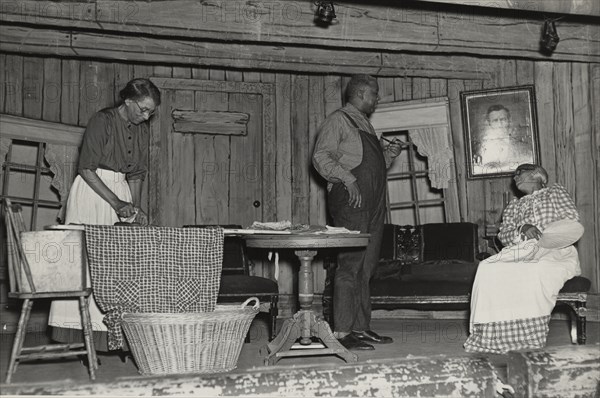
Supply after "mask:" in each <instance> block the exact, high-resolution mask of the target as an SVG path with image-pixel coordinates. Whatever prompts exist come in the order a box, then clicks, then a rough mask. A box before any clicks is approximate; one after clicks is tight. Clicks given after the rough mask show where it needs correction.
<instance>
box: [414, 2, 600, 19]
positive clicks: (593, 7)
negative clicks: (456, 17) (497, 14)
mask: <svg viewBox="0 0 600 398" xmlns="http://www.w3.org/2000/svg"><path fill="white" fill-rule="evenodd" d="M417 1H423V2H427V3H443V4H451V5H460V6H467V7H489V8H500V9H507V10H519V11H530V12H539V13H543V14H548V13H552V14H562V15H585V16H594V17H598V16H600V1H598V0H417Z"/></svg>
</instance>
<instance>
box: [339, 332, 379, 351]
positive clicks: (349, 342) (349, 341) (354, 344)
mask: <svg viewBox="0 0 600 398" xmlns="http://www.w3.org/2000/svg"><path fill="white" fill-rule="evenodd" d="M338 341H339V342H340V344H341V345H343V346H344V347H345V348H346V349H347V350H374V349H375V347H373V346H372V345H371V344H367V343H365V342H362V341H360V340H359V339H358V338H356V336H355V335H354V334H352V333H350V334H348V335H346V336H344V337H342V338H341V339H338Z"/></svg>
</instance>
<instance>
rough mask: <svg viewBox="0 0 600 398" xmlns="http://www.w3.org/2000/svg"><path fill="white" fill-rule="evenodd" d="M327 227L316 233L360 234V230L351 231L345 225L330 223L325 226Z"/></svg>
mask: <svg viewBox="0 0 600 398" xmlns="http://www.w3.org/2000/svg"><path fill="white" fill-rule="evenodd" d="M325 227H326V228H327V229H325V230H323V231H317V232H315V233H316V234H360V231H351V230H349V229H347V228H344V227H332V226H329V225H326V226H325Z"/></svg>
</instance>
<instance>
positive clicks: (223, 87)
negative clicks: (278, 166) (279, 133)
mask: <svg viewBox="0 0 600 398" xmlns="http://www.w3.org/2000/svg"><path fill="white" fill-rule="evenodd" d="M152 81H153V82H154V83H155V84H156V85H157V86H158V88H159V89H160V91H161V98H162V103H161V105H160V106H159V107H158V111H157V115H156V116H155V117H154V118H153V121H152V123H151V127H150V153H149V173H148V178H149V181H148V184H149V216H150V221H151V223H153V224H156V225H163V226H174V227H181V226H183V225H187V224H240V225H242V226H248V225H250V224H252V222H253V221H263V220H274V219H275V213H276V204H275V197H276V192H275V185H276V184H275V145H276V140H275V123H274V120H275V112H274V109H273V108H274V101H273V92H274V89H273V87H272V85H271V84H268V83H250V82H236V81H211V80H197V79H176V78H152ZM181 114H185V115H187V117H189V118H191V119H193V120H192V122H191V127H190V123H187V124H186V125H185V126H183V124H184V123H182V121H181V119H180V118H181ZM206 115H209V116H206ZM215 115H216V116H217V117H215ZM219 115H222V118H219V117H218V116H219ZM240 115H241V116H243V117H238V116H240ZM205 116H206V117H205ZM207 119H210V123H209V125H208V127H207V125H206V124H203V123H204V121H205V120H207ZM232 119H244V120H243V121H242V122H240V123H241V124H244V126H242V127H241V129H242V130H244V129H245V131H244V132H242V133H240V131H239V129H238V131H233V129H231V128H228V127H227V126H226V125H225V124H226V123H229V122H230V121H231V120H232ZM238 121H239V120H238ZM219 123H222V124H221V125H219Z"/></svg>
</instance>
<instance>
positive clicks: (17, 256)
mask: <svg viewBox="0 0 600 398" xmlns="http://www.w3.org/2000/svg"><path fill="white" fill-rule="evenodd" d="M4 201H5V203H6V208H5V210H6V218H7V222H6V229H7V231H6V232H7V233H6V236H7V243H8V247H9V256H8V269H9V279H11V278H10V277H11V274H12V281H10V280H9V283H10V290H11V292H14V293H18V292H22V291H25V290H27V291H29V292H32V293H35V292H36V290H35V283H34V282H33V275H32V274H31V268H30V267H29V262H28V261H27V257H26V256H25V252H24V250H23V245H22V244H21V232H25V231H26V228H25V221H24V220H23V213H22V208H21V206H20V205H18V204H15V205H13V204H12V203H11V201H10V199H6V198H5V199H4ZM22 272H24V273H25V278H26V280H25V281H23V280H22V278H21V275H22ZM25 282H26V283H27V284H28V285H29V289H24V288H23V287H24V285H23V283H25Z"/></svg>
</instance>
